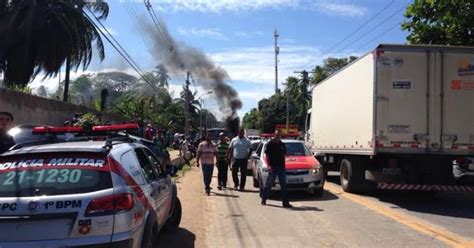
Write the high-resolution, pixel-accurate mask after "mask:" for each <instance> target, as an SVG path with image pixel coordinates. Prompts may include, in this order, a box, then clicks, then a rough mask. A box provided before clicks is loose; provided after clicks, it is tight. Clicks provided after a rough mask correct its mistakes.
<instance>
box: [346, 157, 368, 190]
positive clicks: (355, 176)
mask: <svg viewBox="0 0 474 248" xmlns="http://www.w3.org/2000/svg"><path fill="white" fill-rule="evenodd" d="M362 179H363V178H361V176H360V172H359V171H357V169H356V168H354V166H353V164H352V161H351V160H349V159H347V158H344V159H342V160H341V176H340V180H341V187H342V189H343V190H344V191H345V192H349V193H356V192H358V189H359V188H360V185H361V184H362Z"/></svg>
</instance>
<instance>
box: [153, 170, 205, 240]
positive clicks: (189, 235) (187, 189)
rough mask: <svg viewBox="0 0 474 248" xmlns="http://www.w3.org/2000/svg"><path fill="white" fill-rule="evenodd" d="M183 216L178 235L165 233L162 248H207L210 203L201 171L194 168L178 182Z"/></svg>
mask: <svg viewBox="0 0 474 248" xmlns="http://www.w3.org/2000/svg"><path fill="white" fill-rule="evenodd" d="M176 186H177V187H178V197H179V199H180V200H181V204H182V208H183V216H182V219H181V224H180V229H179V230H178V232H177V233H163V234H161V235H160V238H159V241H158V242H159V246H160V247H186V248H187V247H200V248H201V247H207V245H206V235H207V232H208V230H207V229H208V226H209V221H208V218H207V216H208V213H209V212H210V211H211V209H209V205H210V204H209V201H208V200H207V197H206V196H205V194H204V189H203V183H202V174H201V170H200V169H198V168H196V167H195V166H193V167H192V168H191V170H189V171H187V172H186V174H185V176H184V177H181V178H179V179H178V180H177V182H176Z"/></svg>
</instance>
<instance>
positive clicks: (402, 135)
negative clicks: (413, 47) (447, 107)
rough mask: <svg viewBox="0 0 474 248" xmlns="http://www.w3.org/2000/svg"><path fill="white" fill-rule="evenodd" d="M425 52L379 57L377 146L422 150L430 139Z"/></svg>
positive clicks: (385, 54) (383, 54)
mask: <svg viewBox="0 0 474 248" xmlns="http://www.w3.org/2000/svg"><path fill="white" fill-rule="evenodd" d="M428 61H429V58H428V56H427V54H426V53H422V52H421V53H419V52H417V53H414V52H389V51H385V52H382V53H379V55H378V58H377V82H376V84H377V85H376V100H377V122H376V142H375V143H376V146H377V147H378V148H379V150H380V149H385V150H386V149H394V150H399V149H404V148H405V149H410V150H413V149H422V148H423V147H426V145H427V142H428V140H429V136H428V135H429V132H428V130H429V129H428V118H429V117H428V116H427V111H428V110H427V109H428V108H427V106H428V102H427V92H428V90H429V89H428V87H429V83H430V81H429V80H430V79H429V76H428V75H427V69H428V68H427V67H428V66H431V64H429V63H428Z"/></svg>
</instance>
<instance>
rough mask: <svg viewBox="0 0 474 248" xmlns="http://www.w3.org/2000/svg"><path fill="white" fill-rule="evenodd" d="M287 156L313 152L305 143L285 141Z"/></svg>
mask: <svg viewBox="0 0 474 248" xmlns="http://www.w3.org/2000/svg"><path fill="white" fill-rule="evenodd" d="M284 144H285V147H286V155H287V156H310V155H311V152H310V151H309V150H308V148H306V146H305V145H304V144H303V143H298V142H285V143H284Z"/></svg>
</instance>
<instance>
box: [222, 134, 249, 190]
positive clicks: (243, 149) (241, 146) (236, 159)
mask: <svg viewBox="0 0 474 248" xmlns="http://www.w3.org/2000/svg"><path fill="white" fill-rule="evenodd" d="M244 135H245V130H244V129H243V128H241V129H239V135H238V136H237V137H235V138H233V139H232V141H230V146H229V150H228V151H227V157H228V158H229V157H231V158H232V179H233V180H234V189H235V190H237V188H239V176H238V171H239V169H240V191H244V189H245V179H246V178H247V162H248V159H249V158H250V145H251V143H250V140H249V139H247V138H246V137H245V136H244Z"/></svg>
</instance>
